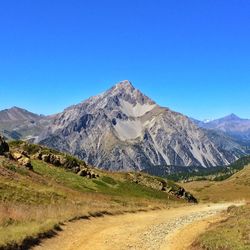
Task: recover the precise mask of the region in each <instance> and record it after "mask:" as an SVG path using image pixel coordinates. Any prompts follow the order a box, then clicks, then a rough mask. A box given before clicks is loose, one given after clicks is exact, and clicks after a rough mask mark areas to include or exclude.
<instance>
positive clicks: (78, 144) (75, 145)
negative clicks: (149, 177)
mask: <svg viewBox="0 0 250 250" xmlns="http://www.w3.org/2000/svg"><path fill="white" fill-rule="evenodd" d="M36 142H39V143H41V144H43V145H46V146H49V147H53V148H55V149H57V150H60V151H65V152H69V153H71V154H73V155H75V156H77V157H79V158H80V159H83V160H85V161H86V162H88V163H89V164H91V165H95V166H98V167H100V168H103V169H108V170H142V169H145V168H149V167H152V166H159V165H178V166H203V167H211V166H218V165H227V164H229V163H230V162H232V161H234V160H236V159H237V158H238V153H237V152H236V153H234V152H233V151H232V152H230V154H229V153H228V152H226V151H225V150H223V149H219V148H217V146H216V145H215V143H214V142H213V141H212V140H211V139H210V138H209V136H208V135H207V134H206V133H205V132H204V131H203V129H200V128H198V127H197V126H196V125H195V124H194V123H193V122H192V121H191V120H190V119H189V118H188V117H186V116H184V115H182V114H180V113H177V112H174V111H172V110H170V109H168V108H164V107H160V106H159V105H157V104H156V103H155V102H154V101H152V100H151V99H150V98H149V97H147V96H145V95H144V94H142V93H141V92H140V91H139V90H138V89H136V88H134V87H133V85H132V84H131V83H130V82H129V81H122V82H120V83H118V84H116V85H115V86H114V87H112V88H111V89H109V90H108V91H107V92H105V93H102V94H100V95H97V96H94V97H91V98H89V99H87V100H86V101H84V102H82V103H80V104H77V105H74V106H71V107H69V108H67V109H65V110H64V111H63V112H62V113H60V114H57V115H55V116H54V117H53V119H52V120H51V122H50V123H49V125H48V126H47V128H46V129H45V131H44V132H43V133H41V134H40V135H39V137H38V138H37V139H36Z"/></svg>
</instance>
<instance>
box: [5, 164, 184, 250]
mask: <svg viewBox="0 0 250 250" xmlns="http://www.w3.org/2000/svg"><path fill="white" fill-rule="evenodd" d="M0 160H1V159H0ZM33 167H34V172H31V171H27V170H25V169H20V168H19V166H15V165H13V162H6V160H5V162H1V161H0V246H4V245H7V244H10V243H18V244H20V243H21V242H22V241H23V240H24V239H25V238H27V237H32V236H33V237H36V236H37V235H38V234H40V233H44V232H47V231H49V230H51V229H53V228H55V227H56V226H57V225H58V224H60V223H62V222H65V221H68V220H71V219H74V218H79V217H84V216H89V215H92V216H95V215H100V212H103V211H106V212H109V213H113V214H116V213H121V212H131V211H138V210H149V209H154V208H166V207H169V206H175V205H178V204H180V201H177V200H176V199H175V198H174V197H170V196H169V195H168V194H167V193H163V192H161V191H157V190H153V189H151V188H148V187H145V186H141V185H137V184H135V183H131V182H128V181H127V180H126V179H125V178H122V174H117V175H116V174H110V175H109V176H108V175H107V173H106V175H105V176H103V177H102V178H100V179H98V180H90V179H87V178H83V177H80V176H78V175H76V174H74V173H72V172H67V171H65V170H64V169H61V168H56V167H53V166H51V165H48V164H46V163H44V162H41V161H33ZM181 204H183V202H181Z"/></svg>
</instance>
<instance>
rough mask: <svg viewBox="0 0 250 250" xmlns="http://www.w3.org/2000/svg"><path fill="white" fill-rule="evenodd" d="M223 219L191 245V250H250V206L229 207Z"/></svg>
mask: <svg viewBox="0 0 250 250" xmlns="http://www.w3.org/2000/svg"><path fill="white" fill-rule="evenodd" d="M224 217H225V219H224V220H222V221H221V222H218V223H216V224H213V225H211V226H210V228H209V230H207V231H206V232H205V233H203V234H202V235H200V236H199V238H198V239H197V240H196V241H195V242H194V243H193V246H192V249H193V250H198V249H208V250H216V249H218V250H219V249H228V250H231V249H232V250H234V249H237V250H238V249H239V250H249V249H250V226H249V221H250V205H249V204H248V205H246V206H242V207H235V206H232V207H229V208H228V210H227V211H226V212H225V213H224Z"/></svg>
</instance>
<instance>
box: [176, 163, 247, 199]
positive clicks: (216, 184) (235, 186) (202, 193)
mask: <svg viewBox="0 0 250 250" xmlns="http://www.w3.org/2000/svg"><path fill="white" fill-rule="evenodd" d="M181 185H182V186H183V187H184V188H185V189H187V190H188V191H190V192H192V193H193V194H194V195H195V196H196V197H198V199H199V200H200V201H201V202H219V201H235V200H242V199H245V200H250V164H249V165H246V166H245V167H244V168H243V169H242V170H241V171H239V172H237V173H235V174H234V175H232V176H231V177H229V178H228V179H226V180H223V181H207V180H205V181H193V182H188V183H182V184H181Z"/></svg>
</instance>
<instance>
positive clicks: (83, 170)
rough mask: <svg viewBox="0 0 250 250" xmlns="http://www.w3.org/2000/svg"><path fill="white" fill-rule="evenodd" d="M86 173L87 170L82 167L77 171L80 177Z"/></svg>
mask: <svg viewBox="0 0 250 250" xmlns="http://www.w3.org/2000/svg"><path fill="white" fill-rule="evenodd" d="M87 174H88V171H87V170H86V169H82V170H81V171H80V172H78V175H80V176H82V177H85V176H87Z"/></svg>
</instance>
